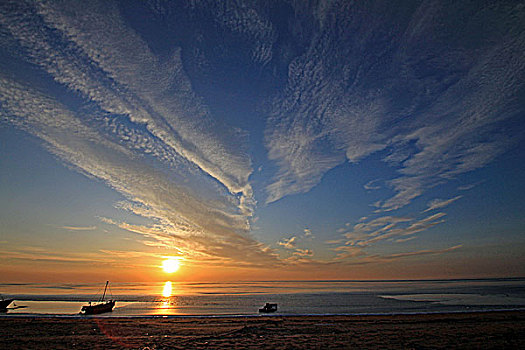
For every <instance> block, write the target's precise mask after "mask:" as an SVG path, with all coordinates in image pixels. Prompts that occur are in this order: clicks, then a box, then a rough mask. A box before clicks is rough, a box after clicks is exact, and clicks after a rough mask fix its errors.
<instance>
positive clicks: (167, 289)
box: [162, 281, 173, 298]
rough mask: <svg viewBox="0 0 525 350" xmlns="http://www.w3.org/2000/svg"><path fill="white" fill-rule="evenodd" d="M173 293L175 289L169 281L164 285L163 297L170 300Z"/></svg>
mask: <svg viewBox="0 0 525 350" xmlns="http://www.w3.org/2000/svg"><path fill="white" fill-rule="evenodd" d="M172 291H173V287H172V285H171V281H167V282H166V283H164V289H163V290H162V296H163V297H164V298H169V297H171V293H172Z"/></svg>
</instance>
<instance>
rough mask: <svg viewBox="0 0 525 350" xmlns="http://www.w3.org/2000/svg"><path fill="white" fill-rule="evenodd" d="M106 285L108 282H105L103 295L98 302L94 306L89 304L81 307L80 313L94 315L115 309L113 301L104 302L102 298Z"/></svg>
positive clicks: (103, 296)
mask: <svg viewBox="0 0 525 350" xmlns="http://www.w3.org/2000/svg"><path fill="white" fill-rule="evenodd" d="M108 283H109V281H106V286H105V287H104V294H103V295H102V298H101V299H100V301H98V302H97V303H94V304H91V302H89V304H88V305H84V306H82V309H81V310H80V312H81V313H84V315H96V314H103V313H105V312H111V311H113V308H114V307H115V300H108V301H104V298H105V297H106V290H107V289H108Z"/></svg>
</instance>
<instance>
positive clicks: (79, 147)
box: [0, 77, 276, 265]
mask: <svg viewBox="0 0 525 350" xmlns="http://www.w3.org/2000/svg"><path fill="white" fill-rule="evenodd" d="M0 78H1V84H0V86H1V87H0V101H1V102H2V107H3V110H4V113H5V114H4V118H6V119H7V120H8V121H9V122H10V123H12V124H13V125H17V126H19V127H21V128H23V129H24V130H27V131H28V132H30V133H32V134H34V135H35V136H38V137H40V138H41V139H42V140H43V141H44V143H45V145H46V147H47V148H48V149H49V150H50V151H51V152H53V153H54V154H56V155H57V156H59V157H60V158H61V159H63V160H64V161H65V162H66V163H68V164H70V165H71V166H73V167H74V168H75V169H77V170H79V171H81V172H82V173H84V174H86V175H88V176H92V177H95V178H98V179H101V180H103V181H104V182H106V183H107V184H108V185H109V186H110V187H112V188H113V189H115V190H116V191H118V192H120V193H122V194H123V195H125V196H126V197H127V198H129V203H128V206H127V209H128V210H131V211H133V212H134V213H136V214H138V215H141V216H145V217H148V218H150V219H153V220H154V221H155V222H157V224H156V225H154V226H152V227H133V226H132V225H129V224H125V223H123V224H121V227H123V228H125V229H128V230H134V231H135V232H137V233H140V234H142V235H143V236H147V237H149V238H150V239H151V240H154V241H161V242H169V244H170V245H171V246H172V247H173V248H174V249H181V250H182V249H184V250H185V252H187V253H188V254H189V255H191V254H190V253H191V252H192V248H195V249H196V250H197V251H198V252H199V253H200V254H202V255H208V256H217V257H221V258H224V259H228V260H229V261H230V262H232V263H235V262H243V263H250V264H253V265H257V264H273V263H276V256H275V255H274V254H273V253H272V251H271V250H269V249H268V248H267V247H265V246H264V245H262V244H260V243H259V242H257V241H255V240H254V239H253V238H251V237H250V236H249V235H248V230H249V221H248V217H246V215H244V214H243V213H242V212H240V211H239V210H238V208H237V207H236V206H235V205H232V201H230V200H229V199H228V197H223V196H218V197H216V198H213V200H209V198H207V197H204V198H199V196H198V195H197V194H196V193H195V192H194V191H192V190H189V189H188V188H186V187H185V186H184V185H183V184H179V183H177V182H176V181H175V182H174V181H173V179H172V178H171V177H170V176H168V175H166V174H165V173H164V172H162V171H160V170H157V169H155V168H154V167H152V166H151V165H149V164H148V162H142V161H140V160H139V158H137V156H136V153H135V151H134V150H133V149H129V148H126V147H123V146H121V145H119V144H118V143H114V142H112V141H111V140H110V139H108V138H107V137H105V135H104V134H103V133H102V134H101V133H100V132H98V131H97V130H94V129H93V128H91V127H88V126H86V125H85V124H83V123H82V121H81V120H80V119H79V118H78V117H77V116H76V115H75V113H73V112H72V111H70V110H68V109H67V108H66V107H64V106H63V105H61V104H60V103H58V102H56V101H54V100H53V99H51V98H49V97H47V96H45V95H43V94H41V93H39V92H37V91H35V90H33V89H32V88H30V87H29V86H26V85H21V84H19V83H17V82H14V81H11V80H10V79H8V78H6V77H0ZM212 189H213V188H212ZM106 222H107V223H110V221H108V220H106ZM179 246H180V247H179Z"/></svg>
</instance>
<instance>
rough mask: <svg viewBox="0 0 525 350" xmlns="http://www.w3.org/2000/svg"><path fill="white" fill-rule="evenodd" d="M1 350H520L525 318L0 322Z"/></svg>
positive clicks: (476, 315) (45, 319) (509, 315)
mask: <svg viewBox="0 0 525 350" xmlns="http://www.w3.org/2000/svg"><path fill="white" fill-rule="evenodd" d="M0 348H1V349H243V348H250V349H261V348H262V349H348V348H355V349H362V348H369V349H371V348H383V349H385V348H386V349H436V348H446V349H450V348H461V349H465V348H467V349H469V348H474V349H492V348H493V349H519V348H525V311H513V312H484V313H462V314H431V315H395V316H286V317H280V316H272V317H235V318H234V317H232V318H229V317H220V318H198V317H195V318H114V317H98V318H97V317H93V318H52V317H38V318H34V317H10V316H6V317H0Z"/></svg>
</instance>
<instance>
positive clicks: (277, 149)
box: [266, 1, 525, 211]
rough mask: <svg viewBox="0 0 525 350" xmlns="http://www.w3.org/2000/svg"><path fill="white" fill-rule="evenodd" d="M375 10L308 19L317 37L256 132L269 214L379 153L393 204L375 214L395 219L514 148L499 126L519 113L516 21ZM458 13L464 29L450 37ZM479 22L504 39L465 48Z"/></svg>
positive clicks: (500, 10)
mask: <svg viewBox="0 0 525 350" xmlns="http://www.w3.org/2000/svg"><path fill="white" fill-rule="evenodd" d="M374 3H375V5H377V7H376V8H381V9H382V10H381V13H375V12H374V7H373V6H372V5H371V4H370V3H349V2H342V3H340V2H337V1H336V2H333V3H323V5H322V6H321V5H319V7H317V8H314V9H311V8H310V9H309V10H312V11H313V12H314V13H316V16H314V17H313V18H314V21H315V20H316V21H317V22H316V23H315V27H316V28H318V30H317V31H316V32H314V33H313V34H312V35H311V37H310V44H309V47H308V49H307V51H306V52H305V53H304V54H303V55H301V56H300V57H297V58H296V59H294V60H293V61H292V62H291V63H290V65H289V70H288V83H287V87H286V89H285V90H284V94H283V96H282V97H279V98H277V99H275V101H274V102H273V106H272V107H273V108H272V111H271V112H270V117H269V120H268V124H267V128H266V144H267V148H268V153H269V157H270V159H272V160H274V161H275V162H276V164H277V165H278V167H279V170H278V172H277V174H276V176H275V177H274V180H273V181H272V182H271V183H270V184H269V185H268V186H267V193H268V199H267V201H268V202H274V201H276V200H279V199H280V198H283V197H285V196H287V195H291V194H297V193H304V192H307V191H309V190H310V189H312V188H313V187H314V186H316V185H317V184H318V183H319V182H320V181H321V178H322V177H323V175H324V174H325V173H326V172H328V171H329V170H330V169H332V168H334V167H336V166H338V165H340V164H342V163H343V162H345V161H348V162H350V163H354V164H355V163H357V162H360V161H362V160H364V159H366V158H367V157H368V156H370V155H371V154H373V153H375V152H381V153H380V154H381V155H382V159H383V161H384V162H385V163H387V164H389V165H390V166H392V167H393V168H394V169H395V170H396V171H397V172H398V174H399V176H398V177H396V178H394V179H392V180H390V181H388V182H387V184H388V185H389V187H390V188H391V189H392V190H393V191H394V194H393V195H392V196H391V197H389V198H385V199H383V200H381V201H379V202H378V207H379V210H380V211H392V210H396V209H399V208H402V207H404V206H406V205H408V204H410V203H411V202H412V200H413V199H415V198H417V197H419V196H420V195H421V194H423V193H424V192H425V191H426V190H428V189H429V188H431V187H434V186H436V185H438V184H440V183H442V182H444V181H447V180H450V179H452V178H455V177H457V176H458V175H461V174H464V173H466V172H469V171H472V170H475V169H478V168H481V167H483V166H485V165H486V164H488V163H490V162H491V161H492V160H494V159H495V158H496V157H497V156H498V155H500V154H501V153H502V152H504V151H505V150H507V149H508V148H509V147H510V146H511V145H512V144H514V143H515V142H517V140H518V139H519V136H520V135H519V133H516V132H513V131H512V130H505V129H502V128H501V122H503V121H506V120H511V119H513V118H514V119H515V118H516V117H517V116H518V115H519V113H522V112H523V105H522V104H520V103H519V102H518V100H519V96H520V93H522V92H523V87H524V86H523V81H525V80H524V78H525V64H524V62H523V60H522V59H521V57H523V56H524V55H525V34H523V31H519V30H517V28H519V27H520V24H519V23H518V19H517V18H519V16H518V17H513V16H511V13H514V11H517V12H519V13H520V14H523V9H521V8H518V7H513V6H512V5H510V6H504V5H502V6H496V7H494V8H492V9H491V11H489V12H488V13H487V12H485V11H484V9H483V8H481V7H476V6H474V7H468V6H467V5H466V4H465V5H464V7H463V5H458V7H459V8H454V9H452V8H449V7H446V6H445V5H444V4H442V3H439V2H437V1H424V2H423V3H421V4H420V5H417V6H413V5H409V4H404V5H403V6H398V7H396V8H393V7H392V6H393V5H391V4H388V3H387V2H384V1H376V2H374ZM297 6H299V7H300V6H304V7H307V6H308V5H297ZM310 6H315V5H310ZM301 9H302V10H304V9H303V8H301ZM297 11H298V12H299V13H300V11H299V9H298V10H297ZM466 12H468V13H472V14H476V16H475V19H474V17H473V16H474V15H472V16H471V18H472V20H471V22H469V24H468V25H467V26H465V27H462V28H458V27H457V26H456V21H457V20H458V17H457V16H459V14H460V13H466ZM484 18H501V22H502V23H503V22H505V24H504V25H503V26H505V28H506V31H502V32H498V33H495V32H490V29H488V28H487V29H484V32H483V33H479V34H478V37H477V40H475V41H474V40H472V38H471V37H470V33H471V32H470V26H472V27H475V26H477V25H478V24H480V25H481V24H482V23H484ZM338 28H346V30H344V31H338V30H339V29H338ZM428 38H433V39H432V40H428ZM496 38H497V39H496ZM466 42H471V43H473V44H472V45H471V46H468V45H466V44H464V43H466ZM501 62H506V63H505V64H501ZM425 72H426V73H425ZM368 186H370V183H369V184H368Z"/></svg>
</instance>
